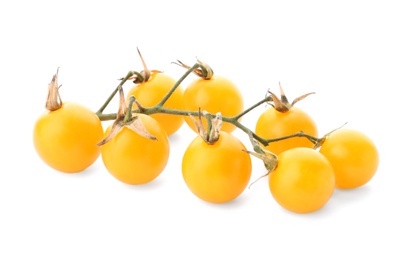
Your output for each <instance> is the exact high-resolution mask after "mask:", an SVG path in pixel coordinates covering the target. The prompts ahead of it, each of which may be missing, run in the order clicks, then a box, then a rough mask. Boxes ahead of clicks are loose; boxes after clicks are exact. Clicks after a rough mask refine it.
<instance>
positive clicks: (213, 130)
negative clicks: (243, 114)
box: [190, 109, 222, 144]
mask: <svg viewBox="0 0 407 260" xmlns="http://www.w3.org/2000/svg"><path fill="white" fill-rule="evenodd" d="M202 116H203V117H206V118H207V119H209V118H208V117H209V113H208V112H207V111H202V112H201V110H200V109H199V112H198V119H196V118H195V117H194V116H192V115H190V117H191V119H192V121H193V122H194V124H195V127H196V129H197V132H198V134H199V136H200V137H201V138H202V139H203V140H204V141H205V142H206V143H207V144H214V143H215V142H216V141H218V140H219V136H220V129H221V127H222V115H221V113H217V114H216V115H215V117H212V116H210V117H211V118H210V124H209V126H208V127H205V126H204V124H203V121H202Z"/></svg>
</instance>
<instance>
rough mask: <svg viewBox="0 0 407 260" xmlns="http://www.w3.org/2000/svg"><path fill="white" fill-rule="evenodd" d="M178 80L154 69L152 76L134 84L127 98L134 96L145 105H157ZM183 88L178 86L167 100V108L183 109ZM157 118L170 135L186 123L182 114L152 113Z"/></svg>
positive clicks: (134, 106)
mask: <svg viewBox="0 0 407 260" xmlns="http://www.w3.org/2000/svg"><path fill="white" fill-rule="evenodd" d="M175 83H176V81H175V80H174V79H173V78H171V77H170V76H168V75H166V74H164V73H161V72H155V71H152V73H151V76H150V78H149V79H148V81H146V82H142V83H140V84H137V85H134V86H133V87H132V88H131V89H130V90H129V92H128V93H127V100H128V99H129V98H130V97H131V96H134V97H135V98H136V100H137V101H138V102H139V103H140V104H141V105H142V106H144V107H152V106H155V105H157V104H158V103H159V102H160V101H161V100H162V99H163V98H164V96H165V95H166V94H167V93H168V92H169V91H170V89H171V88H172V87H173V86H174V85H175ZM183 92H184V91H183V89H182V86H178V87H177V89H176V90H175V91H174V93H172V94H171V96H170V98H169V99H168V100H167V101H166V102H165V104H164V107H165V108H171V109H177V110H183V109H184V103H183V102H184V101H183V97H182V96H183ZM136 108H137V106H136V104H134V105H133V109H136ZM150 116H151V117H152V118H154V119H155V120H157V121H158V122H159V123H160V124H161V125H162V127H163V128H164V129H165V131H166V133H167V135H168V136H170V135H172V134H173V133H175V132H176V131H177V130H178V129H179V128H180V127H181V126H182V124H183V123H184V118H183V117H182V116H177V115H170V114H153V115H150Z"/></svg>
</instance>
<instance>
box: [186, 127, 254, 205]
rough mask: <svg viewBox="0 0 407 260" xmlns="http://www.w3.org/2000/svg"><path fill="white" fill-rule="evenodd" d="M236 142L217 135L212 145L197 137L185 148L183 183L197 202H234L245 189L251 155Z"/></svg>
mask: <svg viewBox="0 0 407 260" xmlns="http://www.w3.org/2000/svg"><path fill="white" fill-rule="evenodd" d="M243 150H246V148H245V147H244V145H243V144H242V143H241V142H240V140H239V139H237V138H236V137H234V136H233V135H232V134H230V133H227V132H222V131H221V132H220V136H219V139H218V140H217V141H216V142H215V143H214V144H207V143H206V142H205V141H204V140H203V139H202V138H201V137H200V136H197V137H196V138H195V139H194V140H193V141H192V142H191V143H190V144H189V146H188V147H187V149H186V151H185V153H184V157H183V159H182V174H183V178H184V181H185V183H186V184H187V186H188V188H189V189H190V190H191V192H192V193H193V194H195V195H196V196H197V197H198V198H200V199H202V200H204V201H207V202H211V203H224V202H228V201H231V200H233V199H235V198H237V197H238V196H239V195H240V194H241V193H242V192H243V191H244V189H245V188H246V187H247V185H248V182H249V180H250V176H251V170H252V164H251V159H250V155H249V154H248V153H246V152H244V151H243Z"/></svg>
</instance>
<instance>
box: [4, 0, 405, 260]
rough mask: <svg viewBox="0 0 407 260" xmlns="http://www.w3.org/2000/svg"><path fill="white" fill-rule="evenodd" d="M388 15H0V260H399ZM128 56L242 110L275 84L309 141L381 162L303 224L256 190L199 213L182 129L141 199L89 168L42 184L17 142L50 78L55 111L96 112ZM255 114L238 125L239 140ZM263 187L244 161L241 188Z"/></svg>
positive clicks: (366, 10)
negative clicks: (324, 140) (331, 135)
mask: <svg viewBox="0 0 407 260" xmlns="http://www.w3.org/2000/svg"><path fill="white" fill-rule="evenodd" d="M403 2H404V1H393V0H386V1H359V0H352V1H346V0H345V1H315V0H312V1H258V0H252V1H247V2H246V1H230V2H227V1H210V0H209V1H178V0H176V1H94V2H90V1H78V2H76V1H66V2H65V1H49V2H48V1H41V0H38V1H3V2H2V3H1V4H0V34H1V40H0V86H1V92H2V94H1V102H0V106H1V113H2V123H1V127H0V134H1V138H2V140H1V143H0V147H1V151H2V153H1V154H2V155H1V157H0V158H1V173H0V210H1V213H0V259H102V258H103V259H237V258H238V259H371V258H373V257H375V259H406V258H407V252H406V249H405V248H403V247H404V246H405V245H406V233H407V224H406V220H407V214H406V209H405V207H406V198H407V190H406V188H405V187H406V182H407V172H406V163H405V162H406V160H405V147H406V140H405V131H406V127H405V120H406V117H405V111H406V109H405V106H404V103H403V102H404V101H405V98H404V97H403V95H404V92H405V89H406V86H407V77H406V71H407V70H406V69H407V51H406V46H407V38H406V24H407V16H406V15H405V14H406V11H407V9H406V7H405V6H404V5H403ZM266 3H267V4H266ZM137 47H139V48H140V50H141V52H142V54H143V56H144V58H145V60H146V61H147V64H148V65H149V68H150V69H158V70H164V72H166V73H168V74H170V75H172V76H173V77H174V78H179V77H180V76H181V75H182V73H183V72H184V71H185V70H183V69H182V68H180V67H178V66H176V65H173V64H171V62H173V61H175V60H176V59H180V60H181V61H183V62H185V63H187V64H191V65H192V64H193V63H194V62H195V57H198V58H200V59H202V60H204V61H205V62H207V63H208V64H209V65H210V66H211V67H212V68H213V69H214V71H215V73H216V74H218V75H223V76H226V77H229V78H230V79H231V80H233V81H234V82H235V83H236V84H237V85H238V86H239V88H240V89H241V91H242V93H243V95H244V98H245V106H246V107H248V106H249V105H251V104H254V103H255V102H256V101H258V100H260V99H262V98H263V97H264V95H265V94H266V92H267V90H268V89H270V90H272V91H274V92H277V93H278V84H279V82H280V83H281V84H282V86H283V87H284V89H285V92H286V94H287V96H288V98H289V99H290V100H292V99H294V98H295V97H297V96H299V95H302V94H304V93H307V92H310V91H315V92H316V95H312V96H310V97H308V98H307V99H305V100H303V101H301V102H300V103H298V104H297V106H298V107H300V108H302V109H304V110H306V111H307V112H308V113H309V114H310V115H311V116H312V117H313V118H314V119H315V121H316V122H317V124H318V127H319V130H320V134H321V135H322V134H324V133H326V132H328V131H330V130H332V129H334V128H336V127H339V126H341V125H342V124H343V123H345V122H347V123H348V124H347V125H346V127H349V128H355V129H358V130H360V131H363V132H364V133H366V134H367V135H368V136H370V137H371V138H372V139H373V140H374V142H375V143H376V144H377V147H378V149H379V153H380V159H381V161H380V166H379V169H378V171H377V173H376V175H375V177H374V178H373V179H372V180H371V182H369V183H368V184H367V185H365V186H363V187H361V188H358V189H354V190H336V191H335V192H334V194H333V197H332V198H331V200H330V201H329V202H328V204H326V206H325V207H324V208H323V209H322V210H320V211H317V212H315V213H312V214H306V215H299V214H294V213H290V212H288V211H286V210H284V209H282V208H281V207H280V206H279V205H278V204H277V203H276V202H275V201H274V200H273V198H272V197H271V194H270V192H269V190H268V185H267V179H261V180H260V181H259V182H257V183H256V184H255V185H253V186H252V187H251V188H250V189H247V190H245V191H244V193H243V194H242V195H241V196H240V197H239V198H238V199H236V200H235V201H233V202H231V203H226V204H221V205H212V204H208V203H205V202H203V201H200V200H199V199H197V198H196V197H194V196H193V195H192V193H190V191H189V190H188V189H187V187H186V185H185V184H184V182H183V179H182V175H181V168H180V165H181V159H182V154H183V151H184V150H185V148H186V146H187V145H188V143H189V142H190V141H191V140H192V138H193V137H194V134H193V132H192V131H191V130H190V129H189V128H187V126H186V125H184V126H183V128H181V129H180V131H179V132H178V133H177V134H175V135H174V136H172V137H171V138H170V142H171V155H170V161H169V163H168V166H167V168H166V170H165V171H164V172H163V173H162V174H161V175H160V176H159V177H158V178H157V179H156V180H154V181H153V182H151V183H149V184H147V185H143V186H129V185H125V184H122V183H120V182H119V181H117V180H116V179H114V178H113V177H112V176H111V175H110V174H109V173H108V172H107V171H106V170H105V168H104V166H103V163H102V161H101V160H98V161H96V163H95V164H94V165H92V166H91V167H90V168H88V169H87V170H85V171H84V172H82V173H78V174H71V175H68V174H63V173H59V172H56V171H54V170H52V169H50V168H49V167H48V166H46V165H45V164H44V163H43V162H42V161H41V160H40V159H39V157H38V156H37V154H36V153H35V150H34V147H33V143H32V128H33V125H34V122H35V120H36V118H37V117H38V116H39V115H40V114H41V113H42V112H43V111H44V109H45V108H44V105H45V97H46V92H47V86H48V83H49V82H50V80H51V77H52V75H53V74H54V73H55V72H56V69H57V67H60V74H59V75H60V78H59V79H60V80H59V83H60V84H62V88H61V95H62V98H63V100H65V101H75V102H78V103H81V104H84V105H86V106H88V107H89V108H90V109H92V110H94V111H96V110H97V109H98V108H99V107H100V106H101V105H102V103H103V102H104V100H105V99H106V98H107V97H108V95H109V94H110V93H111V91H112V90H113V89H114V88H115V87H116V86H117V84H118V80H117V79H118V78H120V77H123V76H125V75H126V74H127V72H128V71H129V70H138V71H140V70H142V66H141V63H140V60H139V59H138V55H137V51H136V48H137ZM192 79H194V76H193V75H192V76H189V77H188V78H187V79H186V80H185V82H184V83H183V84H182V86H183V87H186V86H187V84H188V81H190V80H192ZM130 86H131V84H130V83H129V85H125V88H126V87H130ZM115 100H116V99H115ZM116 104H117V102H112V104H111V105H110V106H109V107H108V109H107V112H116V109H117V107H116ZM264 109H265V107H264V106H261V107H259V108H258V109H256V110H254V111H252V112H251V113H250V114H248V115H247V116H246V117H245V118H244V120H243V123H244V124H245V125H247V126H249V127H251V128H253V129H254V125H255V122H256V119H257V118H258V116H259V115H260V113H261V112H262V111H264ZM106 123H109V122H106ZM234 134H236V136H238V137H239V138H241V140H242V141H243V142H244V143H245V144H246V145H247V146H248V148H250V146H249V143H248V139H247V137H246V136H245V135H244V134H242V133H241V132H240V131H239V130H236V131H235V132H234ZM264 173H265V170H264V169H263V167H262V164H261V162H260V161H259V160H258V159H256V158H253V173H252V180H255V179H257V178H258V177H260V176H261V175H263V174H264Z"/></svg>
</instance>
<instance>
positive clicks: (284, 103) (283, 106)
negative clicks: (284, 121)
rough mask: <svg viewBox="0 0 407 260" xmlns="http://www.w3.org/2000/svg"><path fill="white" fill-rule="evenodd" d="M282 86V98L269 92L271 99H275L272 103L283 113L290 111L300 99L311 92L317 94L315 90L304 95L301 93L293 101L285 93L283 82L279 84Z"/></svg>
mask: <svg viewBox="0 0 407 260" xmlns="http://www.w3.org/2000/svg"><path fill="white" fill-rule="evenodd" d="M279 86H280V98H279V97H277V95H275V94H274V93H272V92H270V91H269V94H270V96H271V99H272V100H273V104H271V105H272V106H273V107H274V108H275V109H276V110H277V111H279V112H281V113H285V112H288V111H289V110H290V109H291V108H292V107H293V106H294V104H295V103H297V102H298V101H300V100H303V99H304V98H306V97H307V96H309V95H311V94H315V92H310V93H307V94H304V95H301V96H299V97H297V98H295V99H294V100H293V102H291V103H290V102H289V101H288V98H287V96H286V95H285V93H284V90H283V88H282V87H281V84H279Z"/></svg>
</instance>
